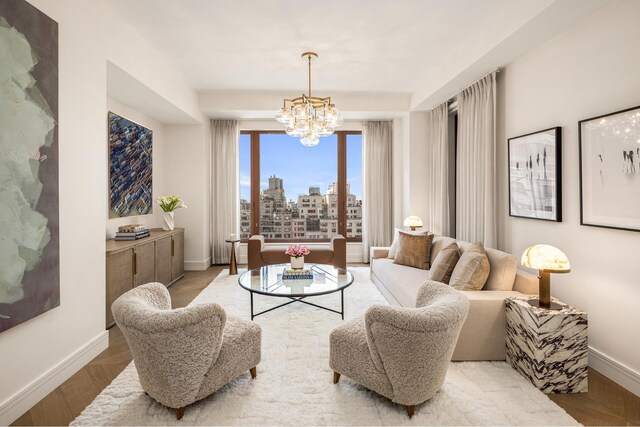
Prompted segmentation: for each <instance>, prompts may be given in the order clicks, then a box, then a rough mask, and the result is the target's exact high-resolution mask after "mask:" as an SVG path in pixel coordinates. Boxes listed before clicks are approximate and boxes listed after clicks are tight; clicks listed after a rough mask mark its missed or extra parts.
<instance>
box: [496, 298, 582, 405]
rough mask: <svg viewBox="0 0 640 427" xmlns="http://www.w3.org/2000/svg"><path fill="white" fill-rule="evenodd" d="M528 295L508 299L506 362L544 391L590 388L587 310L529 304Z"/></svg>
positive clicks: (572, 390) (568, 390)
mask: <svg viewBox="0 0 640 427" xmlns="http://www.w3.org/2000/svg"><path fill="white" fill-rule="evenodd" d="M529 299H530V298H528V297H525V298H523V297H512V298H508V299H507V300H506V316H507V343H506V344H507V362H508V363H509V364H510V365H511V366H512V367H513V368H514V369H515V370H516V371H518V372H519V373H520V374H521V375H523V376H524V377H526V378H528V379H529V380H530V381H531V382H532V383H533V385H535V386H536V387H537V388H538V389H540V390H542V391H543V392H544V393H583V392H586V391H587V390H588V380H587V374H588V370H587V369H588V367H587V354H588V351H589V348H588V345H587V313H585V312H584V311H581V310H578V309H576V308H573V307H570V306H568V305H566V304H562V303H561V302H559V301H557V300H554V302H556V303H559V304H561V305H562V306H563V307H562V309H561V310H548V309H545V308H539V307H534V306H531V305H529V303H528V301H529Z"/></svg>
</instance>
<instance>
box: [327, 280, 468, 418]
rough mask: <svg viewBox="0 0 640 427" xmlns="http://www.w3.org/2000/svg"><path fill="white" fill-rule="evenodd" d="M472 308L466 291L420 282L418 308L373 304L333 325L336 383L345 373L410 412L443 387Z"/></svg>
mask: <svg viewBox="0 0 640 427" xmlns="http://www.w3.org/2000/svg"><path fill="white" fill-rule="evenodd" d="M468 310H469V300H468V299H467V298H466V297H465V296H464V295H463V294H462V293H461V292H459V291H457V290H455V289H453V288H451V287H449V286H447V285H444V284H440V283H436V282H431V283H428V284H426V285H423V286H422V287H421V288H420V290H419V291H418V302H417V304H416V308H405V307H394V306H385V305H374V306H372V307H370V308H369V309H368V310H367V312H366V314H365V315H364V316H361V317H359V318H356V319H353V320H351V321H349V322H346V323H345V324H343V325H341V326H338V327H337V328H335V329H334V330H333V331H331V336H330V338H329V339H330V356H329V365H330V366H331V369H333V371H334V374H333V382H334V384H335V383H337V382H338V381H339V379H340V375H341V374H343V375H345V376H347V377H349V378H351V379H352V380H354V381H356V382H358V383H360V384H362V385H363V386H365V387H366V388H368V389H370V390H373V391H375V392H377V393H379V394H381V395H383V396H385V397H387V398H389V399H391V400H392V401H393V402H396V403H399V404H401V405H404V406H405V407H406V409H407V414H408V415H409V418H411V417H412V416H413V413H414V410H415V405H417V404H420V403H422V402H425V401H427V400H429V399H431V398H432V397H433V396H435V394H436V393H437V392H438V390H439V389H440V387H442V384H443V383H444V379H445V376H446V374H447V367H448V365H449V362H450V361H451V356H452V354H453V349H454V347H455V345H456V341H457V340H458V335H459V334H460V329H462V324H463V323H464V321H465V319H466V317H467V312H468Z"/></svg>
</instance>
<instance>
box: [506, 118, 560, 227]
mask: <svg viewBox="0 0 640 427" xmlns="http://www.w3.org/2000/svg"><path fill="white" fill-rule="evenodd" d="M508 150H509V155H508V157H509V216H513V217H520V218H532V219H541V220H545V221H556V222H561V221H562V128H560V127H554V128H550V129H545V130H541V131H538V132H533V133H529V134H526V135H521V136H516V137H514V138H509V148H508Z"/></svg>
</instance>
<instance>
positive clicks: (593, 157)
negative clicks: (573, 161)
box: [578, 106, 640, 231]
mask: <svg viewBox="0 0 640 427" xmlns="http://www.w3.org/2000/svg"><path fill="white" fill-rule="evenodd" d="M578 132H579V141H580V144H579V146H580V224H581V225H589V226H594V227H605V228H615V229H619V230H630V231H640V162H639V160H640V106H638V107H634V108H629V109H627V110H623V111H618V112H615V113H610V114H605V115H603V116H598V117H593V118H591V119H586V120H581V121H580V122H578Z"/></svg>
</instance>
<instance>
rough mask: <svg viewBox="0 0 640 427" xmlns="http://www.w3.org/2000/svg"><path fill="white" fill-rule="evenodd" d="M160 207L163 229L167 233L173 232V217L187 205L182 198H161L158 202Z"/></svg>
mask: <svg viewBox="0 0 640 427" xmlns="http://www.w3.org/2000/svg"><path fill="white" fill-rule="evenodd" d="M156 203H157V204H158V206H160V207H161V208H162V211H163V212H162V229H163V230H165V231H170V230H173V228H174V227H175V222H174V220H173V215H174V212H175V210H176V209H180V208H185V209H186V207H187V205H185V204H184V201H183V200H182V198H181V197H180V196H160V197H158V200H156Z"/></svg>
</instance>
